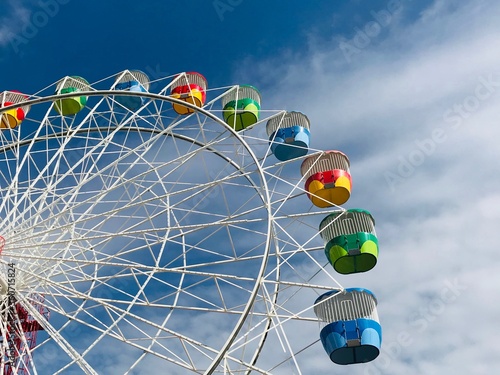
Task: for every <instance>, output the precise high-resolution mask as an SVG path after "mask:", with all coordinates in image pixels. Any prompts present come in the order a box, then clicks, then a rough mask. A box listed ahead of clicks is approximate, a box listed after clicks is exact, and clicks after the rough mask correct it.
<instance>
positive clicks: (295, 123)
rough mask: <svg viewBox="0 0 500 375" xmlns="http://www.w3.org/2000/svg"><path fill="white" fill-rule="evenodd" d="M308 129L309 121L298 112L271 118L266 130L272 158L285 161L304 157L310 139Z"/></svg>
mask: <svg viewBox="0 0 500 375" xmlns="http://www.w3.org/2000/svg"><path fill="white" fill-rule="evenodd" d="M309 129H310V123H309V119H308V118H307V116H306V115H304V114H303V113H300V112H286V113H285V114H284V115H280V116H276V117H273V118H271V119H270V120H269V121H268V122H267V125H266V130H267V135H268V136H269V142H270V143H271V151H272V152H273V154H274V156H276V158H277V159H278V160H281V161H286V160H291V159H295V158H298V157H301V156H304V155H306V154H307V152H308V151H309V142H310V138H311V133H310V132H309Z"/></svg>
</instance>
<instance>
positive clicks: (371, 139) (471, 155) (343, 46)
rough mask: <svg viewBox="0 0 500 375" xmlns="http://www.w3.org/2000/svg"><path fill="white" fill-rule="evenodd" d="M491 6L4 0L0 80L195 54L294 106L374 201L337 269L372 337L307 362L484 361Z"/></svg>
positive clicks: (189, 58) (494, 121) (492, 115)
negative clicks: (342, 269)
mask: <svg viewBox="0 0 500 375" xmlns="http://www.w3.org/2000/svg"><path fill="white" fill-rule="evenodd" d="M42 4H51V6H52V7H53V8H50V9H51V10H50V11H49V10H47V9H49V8H47V7H46V6H44V5H42ZM54 4H57V8H58V9H57V10H54V12H52V9H56V8H55V7H54ZM220 4H223V5H220ZM230 4H233V5H230ZM224 5H225V6H226V7H224ZM220 6H222V8H220ZM218 7H219V8H218ZM221 9H224V10H225V11H224V10H221ZM499 17H500V5H499V4H498V3H497V2H495V1H494V0H477V1H471V2H463V1H459V0H446V1H445V0H425V1H417V0H401V1H387V0H376V1H361V0H357V1H336V2H333V1H326V0H318V1H314V2H313V1H311V2H307V1H287V2H282V1H280V2H278V1H250V0H241V1H236V0H233V1H232V2H231V1H229V0H221V1H220V2H214V1H211V0H205V1H202V0H195V1H189V2H181V1H175V2H174V1H165V0H156V1H153V0H151V1H143V2H139V1H117V0H116V1H111V0H110V1H94V0H90V1H78V0H59V1H57V0H45V1H38V0H36V1H29V0H4V1H2V3H1V5H0V21H1V22H0V25H1V26H0V71H1V72H2V74H1V75H0V88H1V89H2V90H4V89H8V90H13V89H17V90H21V91H23V92H26V93H31V92H37V91H38V90H40V89H42V88H43V87H46V86H47V85H49V84H51V83H53V82H55V81H57V80H58V79H59V78H61V77H63V76H65V75H81V76H83V77H85V78H87V79H88V80H89V81H91V82H92V81H97V80H99V79H100V78H103V77H107V76H110V75H112V74H115V73H117V72H120V71H122V70H123V69H140V70H143V71H145V72H146V73H148V74H149V75H150V77H155V75H160V76H167V75H172V74H175V73H178V72H182V71H198V72H200V73H202V74H204V75H205V77H207V79H208V82H209V86H211V87H219V86H227V85H231V84H236V83H242V84H243V83H245V84H253V85H255V86H256V87H258V88H259V89H260V90H261V91H262V96H263V108H266V109H281V108H283V109H287V110H298V111H302V112H304V113H305V114H307V115H308V116H309V118H310V120H311V124H312V125H311V133H312V144H313V147H314V148H316V149H323V150H326V149H341V150H342V151H344V152H345V153H346V154H348V155H349V157H350V160H351V172H352V175H353V184H354V188H353V195H352V198H351V200H350V201H349V204H348V208H350V207H363V208H366V209H368V210H370V211H371V212H372V213H374V216H375V219H376V223H377V233H378V235H379V239H380V243H381V256H380V261H379V264H378V265H377V267H376V268H375V269H374V270H373V272H370V273H368V274H366V275H361V276H358V277H356V278H354V279H347V278H346V277H342V278H340V279H339V280H340V281H341V282H342V284H346V286H361V287H366V288H368V289H371V290H373V291H375V292H376V294H377V297H378V299H379V314H380V317H381V322H382V326H383V329H384V344H383V345H384V348H386V349H385V351H384V352H383V353H382V355H381V356H380V357H379V359H377V360H376V361H375V362H373V363H371V364H368V365H363V366H354V367H349V368H346V367H338V366H335V365H333V364H331V363H329V362H328V358H326V355H324V353H321V351H317V353H319V354H318V356H317V358H316V357H315V358H311V359H310V361H311V362H315V363H319V362H321V361H323V362H324V364H322V365H321V368H323V369H325V370H326V369H327V370H328V371H331V372H332V373H338V374H356V375H361V374H363V375H367V374H384V375H385V374H387V375H400V374H409V375H413V374H414V375H418V374H426V375H432V374H450V373H457V374H462V373H473V374H490V373H491V371H493V370H495V369H498V368H500V355H499V350H498V349H496V337H495V334H494V332H496V330H498V324H497V323H495V322H496V319H497V317H498V315H499V313H500V302H499V301H498V298H497V296H498V294H499V287H498V285H499V277H498V270H499V267H500V264H499V260H498V256H497V255H496V253H495V252H496V248H495V247H494V243H495V240H494V236H493V234H494V233H496V232H497V231H498V225H497V224H498V222H499V218H500V193H499V191H498V186H499V182H500V178H499V177H498V170H499V166H498V160H499V156H500V151H499V148H498V145H497V143H498V141H497V139H498V137H499V136H500V130H499V126H498V118H499V111H500V110H499V108H500V90H499V88H500V49H499V48H498V40H500V24H499V23H498V19H499ZM155 78H156V77H155ZM353 283H356V284H357V285H352V284H353ZM318 345H319V344H318ZM304 374H309V373H308V372H307V369H304Z"/></svg>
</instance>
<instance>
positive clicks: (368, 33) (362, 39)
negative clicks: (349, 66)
mask: <svg viewBox="0 0 500 375" xmlns="http://www.w3.org/2000/svg"><path fill="white" fill-rule="evenodd" d="M404 1H411V0H404ZM404 1H403V0H390V1H389V2H388V3H387V5H386V8H385V9H381V10H378V11H374V10H372V11H371V12H370V14H371V16H372V17H373V20H372V21H368V22H367V23H366V24H365V25H364V26H363V27H361V28H359V27H355V28H354V31H356V34H355V35H354V37H353V38H352V39H351V40H347V41H342V42H340V43H339V48H340V50H341V51H342V53H343V54H344V58H345V59H346V61H347V62H349V63H350V62H351V61H352V56H353V55H357V54H359V53H361V50H362V49H364V48H366V47H368V46H369V45H370V44H371V42H372V40H373V39H374V38H376V37H378V36H379V35H380V33H381V32H382V29H383V28H384V27H387V26H389V24H390V23H391V22H392V21H393V20H394V16H395V15H396V14H397V13H399V12H400V11H401V10H402V9H403V2H404Z"/></svg>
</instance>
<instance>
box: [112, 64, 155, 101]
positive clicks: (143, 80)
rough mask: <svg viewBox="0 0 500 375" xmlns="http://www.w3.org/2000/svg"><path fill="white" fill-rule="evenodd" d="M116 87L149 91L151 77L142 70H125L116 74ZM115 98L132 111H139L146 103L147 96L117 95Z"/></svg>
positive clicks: (133, 90) (135, 90)
mask: <svg viewBox="0 0 500 375" xmlns="http://www.w3.org/2000/svg"><path fill="white" fill-rule="evenodd" d="M114 89H115V90H125V91H131V92H147V91H148V90H149V77H148V76H147V75H146V73H143V72H141V71H140V70H125V71H123V72H121V73H120V74H118V75H117V76H116V81H115V85H114ZM115 100H116V101H117V102H118V103H120V104H121V105H122V106H124V107H125V108H127V109H130V110H131V111H137V110H138V109H139V108H141V107H142V106H143V105H144V104H146V98H145V97H142V96H128V95H127V96H125V95H123V96H120V95H117V96H115Z"/></svg>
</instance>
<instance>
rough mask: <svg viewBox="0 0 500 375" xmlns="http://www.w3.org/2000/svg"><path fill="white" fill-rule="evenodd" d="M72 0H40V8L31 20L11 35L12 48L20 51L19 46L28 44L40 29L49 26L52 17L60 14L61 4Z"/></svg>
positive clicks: (31, 16) (16, 51)
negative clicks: (17, 32) (19, 30)
mask: <svg viewBox="0 0 500 375" xmlns="http://www.w3.org/2000/svg"><path fill="white" fill-rule="evenodd" d="M69 2H70V0H45V1H39V2H38V6H39V9H38V10H36V11H34V12H33V13H32V14H31V15H30V21H29V22H28V23H27V24H26V25H24V26H23V27H22V29H21V32H20V33H19V34H14V35H12V36H11V41H10V44H11V46H12V49H13V50H14V52H15V53H16V54H17V53H19V52H20V49H19V47H20V46H21V45H24V44H28V43H29V41H30V40H31V39H33V38H34V37H35V36H36V35H37V34H38V31H39V30H40V29H41V28H43V27H45V26H47V24H48V23H49V21H50V19H51V18H54V17H55V16H57V14H59V11H60V9H61V5H66V4H68V3H69Z"/></svg>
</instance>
